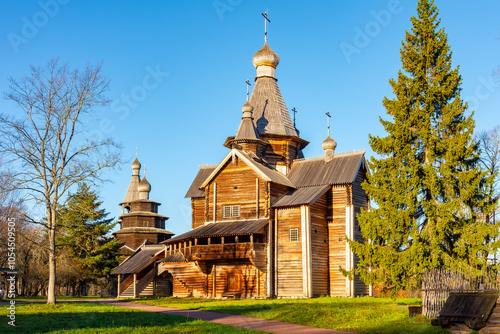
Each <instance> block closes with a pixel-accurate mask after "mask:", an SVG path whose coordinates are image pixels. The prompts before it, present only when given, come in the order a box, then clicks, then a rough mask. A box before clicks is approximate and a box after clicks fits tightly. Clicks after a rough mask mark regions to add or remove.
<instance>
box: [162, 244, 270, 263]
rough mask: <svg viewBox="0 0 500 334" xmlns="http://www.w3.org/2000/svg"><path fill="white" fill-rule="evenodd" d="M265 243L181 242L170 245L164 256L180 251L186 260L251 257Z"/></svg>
mask: <svg viewBox="0 0 500 334" xmlns="http://www.w3.org/2000/svg"><path fill="white" fill-rule="evenodd" d="M265 245H266V244H265V243H253V242H248V243H231V244H210V245H193V244H191V245H190V244H186V246H184V244H181V246H180V247H173V245H170V247H169V248H168V249H167V250H166V256H169V255H172V254H176V253H177V252H180V253H181V254H183V255H184V257H185V258H186V259H188V260H216V259H235V258H251V257H253V256H254V254H255V251H256V250H257V251H259V250H262V249H263V248H265ZM176 246H177V245H176Z"/></svg>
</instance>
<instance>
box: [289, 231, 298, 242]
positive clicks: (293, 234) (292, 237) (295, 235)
mask: <svg viewBox="0 0 500 334" xmlns="http://www.w3.org/2000/svg"><path fill="white" fill-rule="evenodd" d="M290 241H299V229H297V228H291V229H290Z"/></svg>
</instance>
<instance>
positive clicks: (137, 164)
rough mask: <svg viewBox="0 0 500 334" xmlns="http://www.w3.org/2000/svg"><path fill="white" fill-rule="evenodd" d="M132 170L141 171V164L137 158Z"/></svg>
mask: <svg viewBox="0 0 500 334" xmlns="http://www.w3.org/2000/svg"><path fill="white" fill-rule="evenodd" d="M132 169H141V163H140V162H139V160H137V158H135V160H134V162H132Z"/></svg>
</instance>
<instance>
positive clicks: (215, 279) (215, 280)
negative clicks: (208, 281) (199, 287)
mask: <svg viewBox="0 0 500 334" xmlns="http://www.w3.org/2000/svg"><path fill="white" fill-rule="evenodd" d="M215 269H216V265H215V263H214V267H213V268H212V282H213V283H212V285H213V287H212V290H213V292H212V297H213V298H215V296H216V293H217V272H216V270H215Z"/></svg>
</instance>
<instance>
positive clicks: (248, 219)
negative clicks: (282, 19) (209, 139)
mask: <svg viewBox="0 0 500 334" xmlns="http://www.w3.org/2000/svg"><path fill="white" fill-rule="evenodd" d="M279 60H280V59H279V56H278V55H277V54H276V53H275V52H273V51H272V50H271V49H270V47H269V46H268V43H267V37H266V41H265V44H264V46H263V47H262V49H260V50H259V51H257V52H256V53H255V55H254V56H253V65H254V66H255V68H256V70H257V76H256V78H255V84H254V89H253V91H252V93H251V96H250V98H248V97H247V102H246V103H245V104H244V105H243V108H242V111H243V115H242V118H241V123H240V125H239V128H238V129H237V131H236V134H235V136H232V137H229V138H227V139H226V140H225V143H224V146H225V147H227V148H228V150H229V151H228V153H227V155H226V156H225V157H224V159H222V161H221V162H220V163H219V164H217V165H214V166H206V167H200V170H199V172H198V174H197V175H196V177H195V179H194V181H193V183H192V184H191V187H190V188H189V190H188V192H187V194H186V197H188V198H190V199H191V207H192V229H191V230H190V231H188V232H186V233H183V234H181V235H178V236H175V237H172V238H170V236H171V234H170V233H169V232H167V231H165V230H163V229H164V227H165V226H164V221H165V217H163V216H160V215H158V213H157V208H158V203H156V202H152V201H149V200H148V199H147V198H146V197H147V196H146V194H145V191H146V189H147V187H146V186H144V187H143V188H140V185H141V183H142V182H143V181H144V180H145V179H143V180H142V181H140V180H139V179H136V180H135V181H134V179H133V180H132V181H133V182H139V186H138V188H137V189H138V195H137V197H134V196H135V195H131V196H130V197H129V193H130V192H131V190H130V188H129V192H128V193H127V197H126V199H125V201H124V203H122V208H127V207H129V208H130V212H129V213H124V214H123V215H122V229H121V230H120V231H118V232H116V236H117V237H118V238H120V239H122V240H123V241H124V244H125V246H127V247H129V248H130V249H131V251H133V254H132V255H131V256H130V257H129V258H128V259H127V260H126V261H124V262H123V263H122V264H121V265H120V266H119V267H118V268H117V269H116V270H115V274H118V275H119V281H120V284H119V285H120V287H119V291H121V293H120V292H119V295H120V296H126V295H129V296H130V295H133V296H144V295H173V296H195V297H208V298H223V297H241V298H254V297H262V298H266V297H315V296H319V295H330V296H349V297H354V296H358V295H368V294H371V291H370V287H369V286H367V285H365V284H364V283H363V282H362V281H361V280H359V278H357V277H355V279H354V280H353V281H351V280H349V279H348V278H346V277H345V276H343V274H342V273H341V271H340V267H342V268H344V269H347V270H350V269H352V268H353V267H355V266H356V264H357V258H356V256H355V254H353V252H351V250H350V248H349V245H348V243H347V242H346V237H347V238H350V239H356V240H363V236H362V235H361V231H360V228H359V225H358V221H357V218H356V215H357V214H358V213H359V212H360V210H361V208H363V209H365V210H367V209H369V202H368V198H367V195H366V193H365V192H364V190H363V188H362V187H361V183H362V182H363V181H364V180H365V178H366V174H367V173H368V169H367V165H366V161H365V157H364V150H363V151H353V152H347V153H337V152H335V148H336V145H337V144H336V142H335V141H334V140H333V139H332V138H331V137H330V134H329V133H328V137H327V138H326V139H325V140H324V141H323V144H322V146H323V149H324V151H325V153H324V156H320V157H314V158H304V157H303V154H302V150H303V149H304V147H306V146H307V145H308V144H309V143H308V142H307V141H306V140H304V139H302V138H300V136H299V132H298V131H297V129H296V128H295V127H294V124H293V123H292V121H291V118H290V114H289V112H288V109H287V107H286V104H285V101H284V99H283V97H282V95H281V92H280V89H279V87H278V82H277V79H276V74H275V73H276V68H277V66H278V63H279ZM134 163H136V162H134ZM136 167H137V165H136ZM133 168H134V166H133ZM134 173H135V170H134ZM134 175H135V174H134ZM137 175H138V174H137ZM131 187H132V188H133V189H136V186H135V185H134V186H132V183H131ZM141 189H142V194H143V195H142V197H141ZM149 189H150V188H148V191H149ZM132 192H133V191H132ZM132 198H133V200H131V199H132ZM135 198H137V199H135ZM135 208H139V211H140V212H141V215H138V214H137V212H135ZM139 216H140V217H141V218H138V217H139ZM146 217H147V218H148V220H146V219H145V218H146ZM143 218H144V219H143ZM141 221H143V222H144V226H142V225H141ZM146 223H147V224H148V225H147V226H146ZM150 224H153V225H150ZM130 228H133V229H134V230H133V231H132V230H130ZM153 228H154V229H153ZM127 229H128V230H127ZM144 229H148V231H149V232H148V233H149V234H148V233H146V234H144V232H142V231H143V230H144ZM160 230H161V232H160ZM129 232H131V233H129ZM141 233H143V234H141ZM145 239H147V240H148V241H149V243H151V244H156V245H148V243H144V241H143V246H141V247H139V248H138V249H136V248H135V247H136V246H138V244H139V243H140V242H141V240H145Z"/></svg>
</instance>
